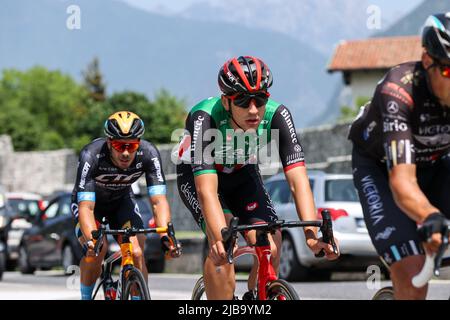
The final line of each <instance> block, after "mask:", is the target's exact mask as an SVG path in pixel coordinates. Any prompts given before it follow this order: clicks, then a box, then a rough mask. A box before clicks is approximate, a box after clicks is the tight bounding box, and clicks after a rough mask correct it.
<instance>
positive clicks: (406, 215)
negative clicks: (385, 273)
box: [349, 12, 450, 299]
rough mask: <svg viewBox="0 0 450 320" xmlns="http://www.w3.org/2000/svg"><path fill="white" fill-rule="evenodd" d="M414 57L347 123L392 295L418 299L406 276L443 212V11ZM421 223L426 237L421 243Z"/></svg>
mask: <svg viewBox="0 0 450 320" xmlns="http://www.w3.org/2000/svg"><path fill="white" fill-rule="evenodd" d="M422 45H423V47H424V50H423V54H422V59H421V61H417V62H416V61H414V62H408V63H404V64H401V65H398V66H395V67H394V68H392V69H391V70H390V71H389V72H388V73H387V74H386V75H385V76H384V78H383V79H382V80H381V81H380V82H379V83H378V85H377V87H376V89H375V93H374V96H373V98H372V100H371V102H369V103H368V104H367V105H366V106H364V107H363V108H362V110H361V112H360V114H359V115H358V117H357V118H356V119H355V121H354V122H353V124H352V126H351V128H350V133H349V138H350V139H351V140H352V141H353V155H352V165H353V177H354V183H355V186H356V188H357V189H358V192H359V196H360V201H361V204H362V207H363V211H364V217H365V221H366V225H367V228H368V230H369V234H370V236H371V239H372V242H373V244H374V246H375V248H376V250H377V252H378V254H379V255H380V257H381V258H382V259H383V260H384V261H385V262H386V263H387V264H388V265H390V271H391V278H392V282H393V285H394V291H395V298H396V299H424V298H425V297H426V294H427V287H423V288H420V289H417V288H414V287H413V286H412V284H411V279H412V277H413V276H414V275H416V274H417V273H418V272H419V271H420V270H421V268H422V266H423V263H424V251H423V248H422V245H423V247H424V248H425V250H426V251H427V252H436V251H437V248H438V247H439V245H440V244H441V241H442V239H441V236H440V235H439V234H438V233H436V232H438V231H439V230H440V229H441V228H442V227H443V225H444V224H445V222H444V221H445V220H444V218H445V216H444V214H445V215H447V217H449V215H450V196H449V195H450V156H449V151H450V109H449V107H450V12H449V13H446V14H436V15H432V16H430V17H429V18H428V19H427V21H426V23H425V25H424V28H423V31H422ZM417 224H423V225H424V226H425V227H426V228H427V230H429V232H430V234H434V235H433V237H432V241H431V242H428V243H423V242H422V243H421V239H419V237H418V235H417V232H416V229H417Z"/></svg>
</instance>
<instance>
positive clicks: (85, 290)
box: [71, 202, 108, 300]
mask: <svg viewBox="0 0 450 320" xmlns="http://www.w3.org/2000/svg"><path fill="white" fill-rule="evenodd" d="M71 209H72V214H73V216H74V219H75V235H76V237H77V239H78V241H79V243H80V245H81V246H82V248H83V257H82V258H81V261H80V290H81V296H82V299H83V300H86V299H91V297H92V291H93V290H94V286H95V282H96V281H97V279H98V277H99V276H100V274H101V265H102V262H103V259H104V257H105V255H106V252H107V248H108V243H107V241H106V239H105V241H104V243H103V247H102V248H101V251H100V253H99V255H98V256H97V257H89V261H88V260H86V256H85V254H86V240H85V239H84V237H83V235H82V233H81V230H80V223H79V221H78V204H77V203H75V202H74V203H72V204H71ZM96 209H97V206H96ZM94 213H95V211H94ZM100 220H101V217H100V216H97V214H96V223H97V225H100V222H99V221H100Z"/></svg>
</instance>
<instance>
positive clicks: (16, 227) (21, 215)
mask: <svg viewBox="0 0 450 320" xmlns="http://www.w3.org/2000/svg"><path fill="white" fill-rule="evenodd" d="M5 195H6V199H7V201H8V205H9V207H10V209H11V211H12V215H13V217H12V221H11V224H10V226H9V229H8V235H7V253H8V255H7V269H8V270H13V269H14V268H15V266H16V264H17V259H18V258H19V244H20V241H21V240H22V235H23V232H24V231H25V230H26V229H29V228H31V222H30V221H32V220H34V219H35V218H36V216H37V215H39V213H40V212H41V211H42V210H43V209H44V202H43V200H42V196H40V195H39V194H36V193H30V192H7V193H6V194H5Z"/></svg>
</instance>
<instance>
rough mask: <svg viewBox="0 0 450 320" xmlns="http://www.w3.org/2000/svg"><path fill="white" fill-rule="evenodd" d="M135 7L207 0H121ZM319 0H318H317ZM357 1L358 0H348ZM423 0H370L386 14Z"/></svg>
mask: <svg viewBox="0 0 450 320" xmlns="http://www.w3.org/2000/svg"><path fill="white" fill-rule="evenodd" d="M123 1H125V2H128V3H130V4H132V5H135V6H137V7H140V8H143V9H146V8H155V7H157V6H163V7H166V8H167V9H169V10H171V11H174V12H177V11H182V10H183V9H186V8H187V7H189V6H190V5H191V4H193V3H199V2H205V1H207V0H123ZM300 1H301V0H300ZM319 1H320V0H319ZM349 1H358V0H349ZM422 1H424V0H395V1H394V0H372V1H369V2H370V3H371V4H374V5H377V6H379V7H380V8H381V9H382V10H383V9H387V10H388V11H389V13H388V16H391V14H394V13H397V12H398V13H399V14H405V13H408V12H409V11H411V10H412V9H414V8H415V7H416V6H417V5H418V4H419V3H421V2H422Z"/></svg>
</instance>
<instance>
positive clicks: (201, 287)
mask: <svg viewBox="0 0 450 320" xmlns="http://www.w3.org/2000/svg"><path fill="white" fill-rule="evenodd" d="M191 300H206V293H205V282H204V281H203V277H200V279H198V280H197V282H196V283H195V286H194V290H192V296H191Z"/></svg>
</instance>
